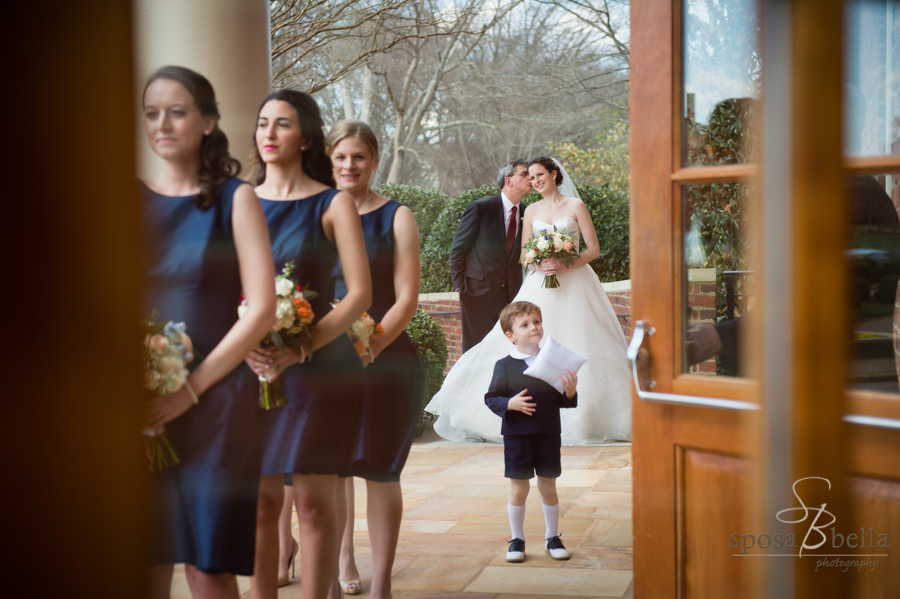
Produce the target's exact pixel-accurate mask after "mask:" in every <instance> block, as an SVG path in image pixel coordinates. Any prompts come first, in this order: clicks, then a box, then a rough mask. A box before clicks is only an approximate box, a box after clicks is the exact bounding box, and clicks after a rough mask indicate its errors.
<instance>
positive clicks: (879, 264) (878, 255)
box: [846, 173, 900, 393]
mask: <svg viewBox="0 0 900 599" xmlns="http://www.w3.org/2000/svg"><path fill="white" fill-rule="evenodd" d="M847 198H848V201H849V203H850V211H849V213H850V227H851V236H850V240H851V241H850V244H851V245H850V249H848V250H847V252H846V254H847V261H848V263H849V265H850V290H851V299H850V306H851V310H852V311H853V313H852V322H853V335H852V337H851V340H850V386H851V387H852V388H854V389H868V390H870V391H883V392H888V393H900V384H898V380H897V377H898V372H900V370H898V368H900V351H898V347H900V346H898V344H900V313H898V305H900V296H898V281H900V219H898V216H897V207H898V206H900V173H892V174H884V175H857V176H853V177H848V178H847Z"/></svg>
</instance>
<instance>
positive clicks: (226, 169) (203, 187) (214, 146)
mask: <svg viewBox="0 0 900 599" xmlns="http://www.w3.org/2000/svg"><path fill="white" fill-rule="evenodd" d="M157 79H168V80H170V81H175V82H176V83H180V84H181V85H182V86H183V87H184V88H185V89H186V90H188V93H190V94H191V97H193V98H194V103H195V104H196V105H197V108H199V109H200V114H202V115H203V116H212V117H216V125H215V126H214V127H213V130H212V131H211V132H210V133H209V135H204V136H203V141H201V142H200V171H199V172H198V173H197V183H198V184H199V185H200V193H198V194H197V195H196V196H195V197H194V205H196V206H197V208H201V209H204V210H205V209H206V208H209V207H210V206H212V205H213V204H215V203H216V201H217V200H218V197H219V196H218V191H219V185H221V184H222V183H223V182H224V181H225V180H226V179H230V178H232V177H236V176H237V174H238V173H239V172H241V163H240V162H238V161H237V159H235V158H233V157H232V156H231V154H229V153H228V138H227V137H226V136H225V133H224V132H223V131H222V130H221V129H219V122H218V119H219V107H218V105H217V103H216V93H215V92H214V91H213V87H212V85H211V84H210V82H209V80H208V79H207V78H206V77H204V76H203V75H201V74H200V73H197V72H196V71H192V70H190V69H186V68H184V67H174V66H168V67H163V68H161V69H159V70H158V71H156V72H155V73H153V75H151V76H150V78H149V79H148V80H147V83H146V84H145V85H144V91H143V93H142V94H141V98H142V99H143V97H144V95H146V93H147V88H148V87H150V84H151V83H153V82H154V81H156V80H157Z"/></svg>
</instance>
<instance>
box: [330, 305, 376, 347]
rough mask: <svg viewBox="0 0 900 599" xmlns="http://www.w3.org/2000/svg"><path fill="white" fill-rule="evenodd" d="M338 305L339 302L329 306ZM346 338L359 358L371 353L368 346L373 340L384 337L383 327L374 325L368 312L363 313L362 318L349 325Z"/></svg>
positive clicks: (373, 320)
mask: <svg viewBox="0 0 900 599" xmlns="http://www.w3.org/2000/svg"><path fill="white" fill-rule="evenodd" d="M338 303H340V300H338V301H336V302H334V303H332V304H331V306H332V307H334V306H337V305H338ZM347 336H348V337H350V341H352V342H353V349H355V350H356V353H357V354H359V357H360V358H361V357H363V356H364V355H366V354H367V353H369V352H370V351H371V350H370V349H369V346H370V345H371V344H372V342H373V341H375V339H377V338H378V337H384V327H383V326H381V323H380V322H379V323H376V322H375V319H374V318H372V317H371V316H369V313H368V312H363V313H362V316H360V317H359V318H358V319H357V320H356V321H355V322H354V323H353V324H351V325H350V328H349V329H348V330H347Z"/></svg>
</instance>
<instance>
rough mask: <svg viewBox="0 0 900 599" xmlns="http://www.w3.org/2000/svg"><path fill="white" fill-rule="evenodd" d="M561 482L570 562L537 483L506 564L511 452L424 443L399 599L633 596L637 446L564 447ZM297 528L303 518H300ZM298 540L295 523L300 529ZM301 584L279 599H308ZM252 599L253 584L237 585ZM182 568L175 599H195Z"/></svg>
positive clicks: (359, 536) (409, 488) (408, 512)
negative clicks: (516, 558) (517, 548)
mask: <svg viewBox="0 0 900 599" xmlns="http://www.w3.org/2000/svg"><path fill="white" fill-rule="evenodd" d="M562 466H563V474H562V476H561V477H560V478H559V479H558V481H557V488H558V491H559V499H560V533H561V535H562V538H563V542H564V543H565V544H566V547H567V548H568V549H569V551H570V552H571V553H572V558H571V559H570V560H568V561H554V560H552V559H550V557H549V556H548V555H546V554H545V553H544V550H543V536H544V535H543V532H544V521H543V513H542V511H541V502H540V495H538V492H537V488H536V487H535V483H534V481H532V491H531V493H529V495H528V503H527V506H528V507H527V510H526V518H525V534H526V539H525V542H526V560H525V562H524V563H521V564H509V563H507V562H506V561H505V559H504V557H505V554H506V548H507V544H506V542H507V540H509V521H508V519H507V515H506V504H507V501H506V498H507V494H508V489H509V485H508V483H507V480H506V479H505V478H504V477H503V447H502V446H500V445H494V444H486V443H453V442H449V441H444V440H443V439H440V437H437V436H436V435H434V433H430V434H426V435H425V436H423V437H420V438H419V439H417V440H416V442H415V443H414V444H413V447H412V451H411V452H410V456H409V461H408V462H407V466H406V468H405V470H404V471H403V476H402V479H401V482H402V486H403V501H404V517H403V525H402V528H401V532H400V543H399V545H398V548H397V558H396V561H395V563H394V574H393V596H394V598H395V599H413V598H415V599H456V598H458V599H551V598H557V597H590V598H594V599H599V598H601V597H603V598H609V597H616V598H619V597H624V598H630V597H631V596H632V532H631V513H632V509H631V446H630V444H624V443H620V444H616V445H614V446H596V447H563V449H562ZM365 506H366V487H365V483H364V481H362V480H360V479H357V484H356V534H355V544H356V561H357V565H358V566H359V570H360V575H361V578H362V588H363V594H362V595H357V597H361V598H364V597H368V585H369V582H370V580H371V572H372V559H371V550H370V547H369V537H368V534H367V532H366V528H367V527H366V507H365ZM295 520H296V514H295ZM295 535H296V522H295ZM299 565H300V562H299V559H298V562H297V566H298V578H296V579H294V581H293V582H292V584H290V585H288V586H286V587H283V588H282V589H280V592H279V595H278V597H279V599H294V598H298V597H301V596H302V593H301V590H300V587H301V585H300V580H299ZM239 582H240V588H241V592H242V593H243V594H242V595H241V596H242V597H250V592H249V584H248V582H247V579H245V578H241V579H239ZM189 597H190V591H189V590H188V587H187V583H186V582H185V580H184V576H183V571H182V569H181V568H180V567H179V568H176V571H175V579H174V581H173V586H172V598H173V599H182V598H184V599H188V598H189Z"/></svg>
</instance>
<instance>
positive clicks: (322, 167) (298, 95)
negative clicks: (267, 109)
mask: <svg viewBox="0 0 900 599" xmlns="http://www.w3.org/2000/svg"><path fill="white" fill-rule="evenodd" d="M272 100H281V101H282V102H287V103H288V104H290V105H291V106H293V107H294V111H296V113H297V122H298V123H299V124H300V133H301V134H302V135H303V139H304V140H306V142H307V143H308V144H309V147H308V148H307V149H305V150H302V152H301V161H302V163H303V172H305V173H306V174H307V175H309V176H310V177H312V178H313V179H315V180H316V181H318V182H320V183H324V184H325V185H327V186H328V187H335V184H334V175H333V174H332V172H331V159H330V158H329V157H328V154H327V153H326V152H325V132H324V131H323V128H324V127H325V121H323V120H322V113H321V112H320V111H319V105H318V104H316V101H315V100H314V99H313V97H312V96H310V95H309V94H306V93H303V92H298V91H296V90H293V89H282V90H278V91H277V92H272V93H271V94H269V95H268V96H266V99H265V100H263V101H262V104H260V105H259V110H257V111H256V114H257V115H259V113H260V112H262V109H263V106H265V105H266V104H268V103H269V102H271V101H272ZM251 163H252V165H253V169H254V171H255V173H254V174H255V179H256V184H257V185H262V184H263V181H265V180H266V163H265V162H263V159H262V156H260V155H259V148H258V147H257V146H256V134H254V136H253V154H252V157H251Z"/></svg>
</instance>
